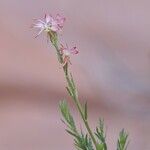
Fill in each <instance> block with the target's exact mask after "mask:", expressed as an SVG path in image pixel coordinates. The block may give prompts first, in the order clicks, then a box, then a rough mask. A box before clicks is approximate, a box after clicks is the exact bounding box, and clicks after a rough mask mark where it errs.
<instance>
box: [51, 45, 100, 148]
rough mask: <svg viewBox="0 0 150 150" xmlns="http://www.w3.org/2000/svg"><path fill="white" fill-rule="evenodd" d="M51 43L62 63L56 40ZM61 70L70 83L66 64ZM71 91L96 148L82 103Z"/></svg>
mask: <svg viewBox="0 0 150 150" xmlns="http://www.w3.org/2000/svg"><path fill="white" fill-rule="evenodd" d="M52 44H53V46H54V47H55V49H56V51H57V56H58V61H59V62H60V63H61V64H62V63H63V58H62V55H61V54H60V50H59V47H58V44H57V42H54V43H52ZM63 71H64V74H65V78H66V81H67V84H68V85H69V84H70V76H69V74H68V64H66V65H64V66H63ZM76 90H77V89H76ZM72 92H74V93H73V95H74V97H72V98H73V100H74V102H75V105H76V107H77V109H78V111H79V113H80V115H81V118H82V120H83V122H84V124H85V127H86V129H87V131H88V133H89V135H90V137H91V139H92V141H93V143H94V145H95V148H96V149H97V142H96V140H95V137H94V135H93V133H92V131H91V129H90V126H89V123H88V120H87V119H85V116H84V113H83V108H82V105H81V103H80V101H79V99H78V96H77V95H76V93H75V91H72Z"/></svg>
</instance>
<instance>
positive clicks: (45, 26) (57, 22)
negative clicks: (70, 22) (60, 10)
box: [32, 14, 66, 37]
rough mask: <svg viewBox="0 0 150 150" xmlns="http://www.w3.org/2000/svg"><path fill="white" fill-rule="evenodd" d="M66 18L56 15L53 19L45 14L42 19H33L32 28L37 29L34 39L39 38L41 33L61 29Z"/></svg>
mask: <svg viewBox="0 0 150 150" xmlns="http://www.w3.org/2000/svg"><path fill="white" fill-rule="evenodd" d="M65 20H66V18H65V17H62V16H61V15H59V14H57V15H56V16H55V17H53V16H52V15H49V14H45V16H44V19H35V21H36V22H35V23H34V24H33V25H32V27H33V28H38V29H39V32H38V33H37V35H36V37H37V36H39V35H40V34H41V33H42V32H43V31H45V32H51V31H52V32H58V31H61V30H62V28H63V24H64V22H65Z"/></svg>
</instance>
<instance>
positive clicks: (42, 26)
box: [32, 14, 79, 66]
mask: <svg viewBox="0 0 150 150" xmlns="http://www.w3.org/2000/svg"><path fill="white" fill-rule="evenodd" d="M65 20H66V18H65V17H62V16H61V15H59V14H57V15H56V16H55V17H53V16H52V15H49V14H45V17H44V19H36V20H35V21H36V22H35V23H34V24H33V25H32V27H33V28H37V29H39V31H38V33H37V35H36V37H37V36H39V35H40V34H41V33H42V32H43V31H45V32H46V33H56V34H57V33H59V31H61V30H62V28H63V25H64V22H65ZM59 51H60V54H61V55H62V58H63V66H64V65H66V64H67V63H70V64H71V62H70V55H71V54H73V55H74V54H78V52H79V51H78V50H77V48H76V47H73V48H69V47H68V45H67V44H66V47H65V46H63V45H62V44H61V47H60V48H59Z"/></svg>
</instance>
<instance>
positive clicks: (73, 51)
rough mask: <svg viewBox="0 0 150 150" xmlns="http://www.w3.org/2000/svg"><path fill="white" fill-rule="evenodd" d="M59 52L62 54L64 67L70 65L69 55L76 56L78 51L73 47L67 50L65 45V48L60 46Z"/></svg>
mask: <svg viewBox="0 0 150 150" xmlns="http://www.w3.org/2000/svg"><path fill="white" fill-rule="evenodd" d="M60 51H61V53H62V56H63V65H66V64H67V63H70V64H71V62H70V55H71V54H73V55H75V54H78V53H79V51H78V50H77V47H76V46H74V47H72V48H69V47H68V45H67V44H66V47H64V46H63V45H62V44H61V48H60Z"/></svg>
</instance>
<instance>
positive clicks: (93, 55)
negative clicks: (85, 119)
mask: <svg viewBox="0 0 150 150" xmlns="http://www.w3.org/2000/svg"><path fill="white" fill-rule="evenodd" d="M149 6H150V2H149V1H148V0H142V1H141V0H122V1H120V0H113V1H112V0H92V1H90V0H88V1H87V0H86V1H81V0H75V1H73V0H41V1H40V0H33V1H29V0H11V1H9V0H1V1H0V149H1V150H60V149H63V150H67V149H74V147H73V140H72V139H71V137H70V136H69V135H68V134H67V133H66V132H65V130H64V128H65V126H64V125H63V124H62V122H61V121H60V118H61V116H60V113H59V110H58V103H59V101H60V100H61V99H62V98H66V99H67V100H68V101H69V103H70V106H72V111H73V114H74V116H75V118H76V120H77V121H78V123H79V126H81V123H80V121H81V120H80V118H79V116H78V113H77V112H76V111H75V108H74V107H73V105H72V102H71V101H70V99H69V97H68V96H67V93H66V90H65V87H64V85H65V81H64V76H63V72H62V70H61V68H60V65H59V64H58V62H57V60H56V57H55V56H56V54H55V51H54V48H53V47H52V46H51V44H50V43H47V39H46V36H45V35H44V34H43V35H41V36H40V37H38V38H37V39H35V38H34V36H35V34H36V32H34V31H33V30H32V29H30V25H31V24H32V23H33V19H34V18H41V17H43V16H44V14H45V13H51V14H52V15H55V14H56V13H60V14H62V15H63V16H66V18H67V21H66V22H65V26H64V29H63V33H62V35H63V36H61V41H65V42H67V43H68V45H70V46H74V45H76V46H77V47H78V49H79V51H80V53H79V55H76V56H74V57H72V64H73V65H72V66H71V70H72V72H73V74H74V77H75V80H76V82H77V85H78V89H79V91H80V92H79V94H80V98H81V100H82V101H83V102H85V101H88V106H89V113H90V115H89V119H90V123H91V126H92V127H93V129H94V127H95V125H96V124H97V122H98V117H102V118H105V124H106V126H107V143H108V145H109V146H108V149H110V150H115V147H116V143H117V137H118V133H119V131H120V130H121V129H122V128H125V129H126V130H127V131H128V132H129V133H130V138H129V139H130V144H129V147H128V149H129V150H149V149H150V144H149V139H150V42H149V40H150V15H149V14H150V9H149ZM82 127H83V126H82Z"/></svg>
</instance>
